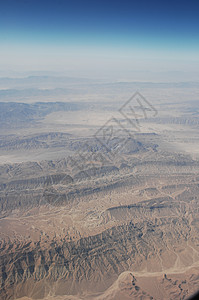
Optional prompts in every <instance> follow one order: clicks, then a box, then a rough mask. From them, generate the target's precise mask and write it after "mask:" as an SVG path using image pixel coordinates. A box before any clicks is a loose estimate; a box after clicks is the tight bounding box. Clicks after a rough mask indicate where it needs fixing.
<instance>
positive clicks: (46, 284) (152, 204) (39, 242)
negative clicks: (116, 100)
mask: <svg viewBox="0 0 199 300" xmlns="http://www.w3.org/2000/svg"><path fill="white" fill-rule="evenodd" d="M69 104H70V105H71V106H70V105H69ZM161 105H163V106H164V104H163V103H162V104H161ZM161 105H160V106H159V108H160V110H159V115H158V116H157V117H156V118H155V119H153V118H151V117H149V118H147V119H141V121H142V126H141V129H142V132H134V133H133V135H132V134H129V130H130V125H129V127H127V129H128V130H124V129H121V128H119V129H118V128H117V131H116V132H117V135H113V136H111V137H109V138H108V146H107V145H104V135H103V132H102V128H103V127H100V126H101V125H102V124H100V126H99V124H97V120H98V118H97V117H96V116H98V117H99V116H100V117H101V116H102V117H103V118H105V119H106V117H107V114H108V113H109V111H111V110H110V106H107V108H106V109H105V116H104V115H103V114H99V115H97V113H96V111H94V112H92V111H90V110H89V112H90V113H91V115H92V113H93V115H92V118H93V119H92V118H91V119H92V120H94V122H96V123H92V122H93V121H92V122H91V123H89V121H87V119H86V118H87V116H85V115H83V117H82V119H81V118H80V119H75V120H74V122H75V123H74V124H72V123H70V122H72V121H73V119H74V115H73V113H76V112H79V111H80V112H81V110H82V109H88V103H85V105H82V103H78V104H75V103H73V104H71V103H67V104H66V103H65V104H63V103H60V102H57V103H54V104H53V105H51V104H50V103H49V102H47V103H46V104H44V103H39V104H38V103H37V104H31V105H18V104H16V107H15V106H14V107H15V112H16V113H17V114H16V116H15V119H13V120H11V119H10V118H11V117H12V111H10V105H9V104H6V105H5V104H1V107H3V109H4V110H5V111H6V112H7V113H6V115H5V116H4V114H2V116H3V117H2V120H1V121H2V122H3V121H4V125H5V126H4V127H3V128H7V130H8V133H4V132H3V130H4V129H2V131H1V136H0V138H1V139H0V152H1V153H0V154H1V156H0V158H1V162H3V163H1V164H0V232H1V233H0V266H1V268H0V299H2V300H8V299H10V300H11V299H21V300H22V299H23V300H30V299H45V300H47V299H51V300H54V299H58V300H64V299H68V300H69V299H85V300H89V299H96V300H102V299H104V300H105V299H108V300H115V299H118V300H119V299H122V300H127V299H157V300H159V299H188V297H189V296H190V295H192V294H193V293H194V292H196V291H197V289H198V286H199V238H198V237H199V219H198V210H199V160H198V156H197V153H198V152H197V149H198V148H197V146H198V141H199V139H198V132H197V130H198V116H197V114H196V112H197V107H198V106H197V105H196V103H195V102H194V105H196V107H195V106H194V105H193V107H194V111H190V110H188V108H187V106H186V105H184V106H183V109H181V111H180V112H178V111H177V110H176V111H174V112H173V111H172V109H171V112H170V105H171V106H172V105H173V106H174V104H169V105H168V107H169V109H168V110H167V112H166V113H165V112H164V107H163V109H162V110H161ZM173 106H172V107H173ZM38 108H39V109H40V113H39V112H37V110H38ZM113 112H114V110H112V111H111V113H113ZM175 113H176V116H175ZM23 116H24V119H23ZM65 117H67V118H68V119H67V118H66V120H65V119H64V118H65ZM3 118H4V119H3ZM62 118H63V119H64V121H63V122H62V123H61V124H60V122H61V121H60V120H62ZM70 118H71V119H70ZM95 119H96V120H95ZM141 121H140V122H141ZM6 122H7V123H6ZM49 122H50V123H49ZM64 122H65V123H64ZM120 122H121V124H122V126H126V123H125V122H126V120H125V119H124V117H123V116H121V115H120ZM5 123H6V124H5ZM15 123H17V124H18V125H17V130H19V132H16V131H15V130H14V129H13V128H14V126H15ZM58 123H59V124H58ZM113 123H114V120H113V121H111V126H112V127H113ZM116 123H117V122H116ZM137 123H138V122H137ZM24 124H25V125H24ZM71 124H72V125H71ZM93 124H94V125H93ZM26 125H27V126H29V127H28V129H26V128H25V126H26ZM178 126H179V127H178ZM40 127H41V129H40ZM112 127H111V128H112ZM115 127H117V124H116V125H114V129H115ZM103 130H104V129H103ZM105 130H106V129H105ZM190 145H195V148H194V149H192V148H191V146H190ZM180 147H181V148H180ZM179 148H180V150H179ZM4 159H5V162H4Z"/></svg>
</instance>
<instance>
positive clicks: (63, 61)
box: [0, 0, 199, 79]
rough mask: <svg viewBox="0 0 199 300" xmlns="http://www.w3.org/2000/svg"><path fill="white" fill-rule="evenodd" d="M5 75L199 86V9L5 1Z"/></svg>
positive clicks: (183, 4) (0, 62)
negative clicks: (159, 77) (142, 78)
mask: <svg viewBox="0 0 199 300" xmlns="http://www.w3.org/2000/svg"><path fill="white" fill-rule="evenodd" d="M0 68H1V70H2V71H1V76H2V72H4V71H8V70H15V71H25V70H27V71H28V70H35V71H36V70H49V71H51V70H52V71H63V72H66V74H68V75H70V74H71V75H73V76H74V75H75V76H78V74H79V76H89V75H90V76H92V74H93V75H94V76H99V77H100V76H106V75H107V76H109V75H110V76H111V74H112V75H115V76H118V77H121V78H122V77H125V76H126V77H129V76H131V74H134V72H146V71H147V72H171V71H172V72H174V71H176V72H184V73H186V74H192V75H191V76H193V78H196V79H197V76H198V70H199V1H193V0H190V1H182V0H181V1H176V0H174V1H161V0H159V1H153V0H151V1H146V0H143V1H140V0H139V1H133V0H132V1H126V0H124V1H116V0H115V1H108V0H107V1H94V0H93V1H88V0H82V1H76V0H70V1H68V0H65V1H64V0H56V1H51V0H49V1H44V0H43V1H42V0H40V1H37V0H34V1H33V0H1V2H0ZM147 76H149V75H147Z"/></svg>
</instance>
